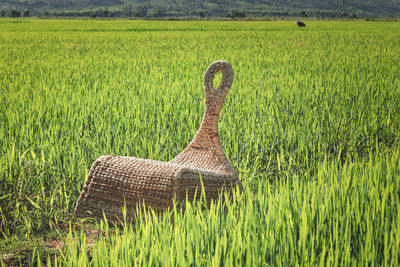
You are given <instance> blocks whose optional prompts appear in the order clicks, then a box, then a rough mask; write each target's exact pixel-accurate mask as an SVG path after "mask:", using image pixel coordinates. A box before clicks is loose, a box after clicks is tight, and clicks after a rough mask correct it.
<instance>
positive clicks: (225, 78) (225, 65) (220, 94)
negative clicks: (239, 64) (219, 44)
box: [204, 60, 233, 121]
mask: <svg viewBox="0 0 400 267" xmlns="http://www.w3.org/2000/svg"><path fill="white" fill-rule="evenodd" d="M219 71H220V72H221V73H222V81H221V84H220V85H219V87H218V88H217V89H215V88H214V83H213V81H214V77H215V74H216V73H217V72H219ZM232 82H233V69H232V66H231V64H229V62H227V61H224V60H217V61H214V62H213V63H211V65H210V66H209V67H208V68H207V70H206V72H205V74H204V98H205V106H206V112H205V118H206V117H209V116H212V117H214V119H216V120H217V121H218V116H219V112H220V111H221V107H222V104H223V103H224V99H225V96H226V94H227V93H228V91H229V89H230V88H231V85H232ZM209 119H210V118H209Z"/></svg>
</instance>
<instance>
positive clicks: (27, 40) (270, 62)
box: [0, 19, 400, 266]
mask: <svg viewBox="0 0 400 267" xmlns="http://www.w3.org/2000/svg"><path fill="white" fill-rule="evenodd" d="M0 24H1V27H0V36H1V38H2V42H0V58H1V59H2V60H1V61H0V81H1V84H2V86H1V87H0V103H1V104H0V121H1V123H0V192H1V194H0V235H1V236H2V238H3V239H4V240H6V242H8V241H9V240H13V239H15V238H16V237H20V238H26V239H28V240H29V239H30V238H32V237H34V236H37V235H43V233H46V232H47V231H49V230H50V229H54V228H56V227H57V226H59V225H61V224H68V223H71V222H72V223H73V215H72V214H73V208H74V205H75V203H76V200H77V197H78V196H79V193H80V191H81V190H82V186H83V183H84V181H85V177H86V175H87V172H88V169H89V168H90V165H91V164H92V163H93V162H94V160H95V159H96V158H98V157H99V156H101V155H106V154H114V155H130V156H135V157H140V158H150V159H155V160H163V161H168V160H170V159H172V158H173V157H174V156H175V155H176V154H177V153H179V152H180V151H182V149H184V148H185V147H186V145H187V144H188V143H189V142H190V140H191V139H192V137H193V136H194V134H195V133H196V131H197V129H198V127H199V125H200V122H201V119H202V114H203V112H204V106H203V101H204V100H203V90H202V77H203V74H204V71H205V70H206V68H207V66H208V65H209V64H210V63H211V62H212V61H214V60H217V59H225V60H227V61H229V62H230V63H231V64H232V66H233V68H234V71H235V78H234V82H233V85H232V89H231V91H230V93H229V94H228V96H227V99H226V102H225V105H224V108H223V110H222V114H221V118H220V122H219V125H220V136H221V139H222V145H223V147H224V149H225V152H226V154H227V156H228V158H229V159H230V161H231V163H232V165H233V166H234V167H235V169H236V170H237V171H238V173H239V176H240V179H241V180H242V181H243V183H244V185H245V188H246V191H245V193H244V194H243V196H240V197H239V196H237V198H235V199H234V200H233V201H236V203H235V204H227V205H226V206H224V205H222V203H218V204H217V205H214V206H213V207H211V208H209V209H206V210H200V209H198V208H197V206H196V205H198V204H193V206H192V208H188V209H187V210H186V211H185V212H186V215H182V216H181V215H176V218H177V219H176V223H175V226H174V227H175V229H177V231H175V230H174V231H172V230H171V226H170V225H169V224H167V223H158V222H156V221H155V220H154V222H153V221H151V222H149V223H146V224H143V225H141V226H139V229H138V230H137V231H136V232H135V231H133V230H132V231H131V230H129V228H127V229H123V230H121V231H123V232H117V231H119V230H113V231H116V233H115V234H113V235H114V237H111V236H110V235H111V234H112V233H113V232H112V231H111V230H108V228H107V229H105V228H104V227H105V226H102V227H103V228H100V229H102V230H103V229H104V230H105V231H106V233H108V236H105V237H100V240H99V242H98V243H97V244H96V245H95V247H93V250H91V251H86V253H82V255H78V253H76V252H77V251H81V247H76V248H73V247H69V248H68V250H67V251H65V252H63V253H64V254H63V255H64V257H62V256H61V258H58V262H59V263H60V261H61V263H68V262H71V264H70V265H71V266H72V265H75V263H76V262H83V263H85V262H86V263H89V262H90V261H91V260H93V259H96V261H97V259H98V260H99V263H98V265H102V264H101V263H100V261H101V262H102V261H103V260H104V261H105V264H106V265H107V264H108V265H111V264H113V263H114V262H117V263H121V262H122V264H123V262H124V261H126V262H128V260H129V259H132V258H134V259H135V260H136V261H137V262H140V263H150V261H153V262H158V261H161V260H165V258H166V257H167V256H168V255H170V256H171V257H170V258H168V261H167V264H171V265H172V264H175V263H178V264H180V263H182V264H184V265H186V264H190V262H194V261H196V264H197V263H199V264H210V263H213V264H218V262H220V261H221V259H224V260H226V261H224V263H226V264H229V263H237V264H245V263H246V264H247V261H249V262H248V264H250V265H252V264H256V265H258V264H262V263H264V262H266V263H267V264H271V265H275V264H279V263H282V264H283V265H287V264H286V263H288V264H294V263H299V264H303V263H304V264H305V265H314V263H316V262H321V263H325V262H326V263H328V262H329V263H330V262H332V261H337V264H339V263H341V264H343V265H350V264H352V263H359V264H360V265H373V264H375V265H378V264H379V265H380V264H389V265H390V264H393V265H396V263H398V262H399V259H398V258H396V257H395V256H393V255H399V253H398V252H399V251H398V249H399V243H398V242H399V236H398V233H399V232H400V231H399V229H398V228H395V227H397V226H396V225H400V223H399V218H400V216H399V211H400V209H399V207H398V203H399V193H398V192H400V190H399V185H398V177H399V173H398V172H399V169H398V166H399V153H400V152H399V141H400V140H399V134H398V133H399V132H400V91H399V90H400V89H399V88H400V79H399V76H398V73H400V65H399V64H397V62H399V61H400V55H399V53H398V51H399V44H400V31H399V27H400V26H399V24H398V23H396V22H379V21H375V22H366V21H354V22H343V21H334V22H322V21H306V24H307V27H306V28H304V29H299V28H297V26H296V25H294V23H293V22H285V21H280V22H277V21H275V22H265V21H259V22H240V21H220V22H215V21H201V22H199V21H193V22H181V21H162V22H160V21H158V22H157V21H139V20H137V21H130V20H112V21H106V20H32V19H1V20H0ZM171 212H172V211H171ZM71 220H72V221H71ZM208 225H209V226H208ZM146 227H147V228H146ZM207 227H209V228H207ZM155 231H159V232H157V233H155ZM71 235H72V236H73V237H74V235H77V236H76V237H75V240H80V241H79V242H81V244H84V243H82V242H83V241H84V239H85V235H82V236H80V235H78V233H76V232H72V231H71ZM135 236H137V238H135ZM101 238H103V239H101ZM7 240H8V241H7ZM132 240H134V241H132ZM250 241H251V242H250ZM79 242H75V243H74V244H75V245H76V246H78V245H79ZM199 242H200V243H199ZM106 244H108V245H106ZM153 244H154V245H153ZM239 244H241V246H239ZM71 245H72V244H71ZM106 248H108V249H109V250H107V251H106ZM182 248H184V249H182ZM74 249H78V250H74ZM85 249H86V248H85ZM0 250H1V249H0ZM74 251H75V252H74ZM141 251H142V252H141ZM96 253H97V254H96ZM85 254H86V256H85ZM225 255H228V256H227V257H226V258H225ZM235 255H237V256H235ZM388 255H389V256H388ZM42 256H43V251H39V250H36V251H35V259H36V260H34V259H32V261H33V262H34V261H37V259H38V258H40V259H42ZM42 260H43V259H42ZM44 260H45V261H44V262H46V258H45V259H44ZM72 263H74V264H72ZM92 263H93V264H96V263H95V262H94V261H93V262H92ZM251 263H252V264H251Z"/></svg>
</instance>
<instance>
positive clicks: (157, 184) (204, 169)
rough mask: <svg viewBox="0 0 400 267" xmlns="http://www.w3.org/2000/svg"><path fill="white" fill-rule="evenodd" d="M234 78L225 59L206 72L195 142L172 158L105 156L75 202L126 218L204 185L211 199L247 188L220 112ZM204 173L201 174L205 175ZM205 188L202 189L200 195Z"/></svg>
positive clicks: (82, 209) (92, 212) (93, 212)
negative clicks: (222, 132) (227, 148)
mask: <svg viewBox="0 0 400 267" xmlns="http://www.w3.org/2000/svg"><path fill="white" fill-rule="evenodd" d="M219 71H220V72H221V73H222V82H221V85H220V86H219V87H218V88H217V89H215V88H214V86H213V80H214V76H215V74H216V73H217V72H219ZM232 81H233V69H232V67H231V65H230V64H229V63H228V62H226V61H223V60H218V61H215V62H213V63H212V64H211V65H210V66H209V67H208V68H207V70H206V72H205V75H204V95H205V112H204V118H203V122H202V124H201V126H200V129H199V131H198V132H197V134H196V136H195V137H194V139H193V140H192V142H191V143H190V144H189V146H188V147H187V148H186V149H185V150H184V151H183V152H182V153H180V154H179V155H177V156H176V157H175V158H174V159H173V160H171V161H169V162H162V161H155V160H148V159H140V158H134V157H122V156H101V157H100V158H98V159H97V160H96V161H95V162H94V164H93V166H92V168H91V169H90V172H89V175H88V177H87V180H86V183H85V185H84V187H83V190H82V193H81V195H80V197H79V198H78V202H77V205H76V207H75V214H76V215H77V216H80V217H88V216H89V217H97V218H103V211H104V213H105V215H106V216H107V218H108V219H109V220H111V221H116V220H117V219H118V218H122V217H123V216H122V207H123V206H124V203H126V206H127V217H128V218H132V217H133V216H134V210H135V207H136V205H138V204H141V203H142V202H144V203H145V206H146V207H151V208H153V209H154V210H155V211H156V212H157V213H162V211H163V210H165V209H167V208H171V207H172V206H173V199H174V197H175V196H176V200H177V201H183V200H185V199H186V194H187V195H188V199H190V200H191V199H193V198H194V196H195V192H196V188H197V191H200V190H199V189H201V188H200V187H201V180H202V181H203V185H204V190H205V194H206V198H207V200H208V201H209V200H211V199H216V198H218V196H219V194H220V192H221V191H222V190H224V189H225V190H231V189H232V188H234V187H236V186H239V188H240V190H242V189H243V186H242V183H241V182H240V180H239V178H238V176H237V174H236V172H235V170H234V168H233V167H232V165H231V164H230V162H229V160H228V159H227V158H226V156H225V153H224V151H223V149H222V147H221V143H220V140H219V135H218V117H219V113H220V110H221V107H222V104H223V102H224V99H225V96H226V94H227V93H228V91H229V89H230V87H231V85H232ZM200 176H201V180H200ZM199 195H200V194H199V193H197V196H199Z"/></svg>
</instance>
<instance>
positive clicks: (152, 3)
mask: <svg viewBox="0 0 400 267" xmlns="http://www.w3.org/2000/svg"><path fill="white" fill-rule="evenodd" d="M0 14H1V16H2V17H29V16H60V17H92V18H96V17H137V18H179V17H200V18H210V17H211V18H212V17H228V18H233V19H235V18H245V17H308V16H309V17H319V18H356V17H399V16H400V0H324V1H321V0H303V1H293V0H269V1H266V0H241V1H240V0H205V1H202V0H0Z"/></svg>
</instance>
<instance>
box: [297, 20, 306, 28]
mask: <svg viewBox="0 0 400 267" xmlns="http://www.w3.org/2000/svg"><path fill="white" fill-rule="evenodd" d="M296 24H297V26H299V27H305V26H306V24H304V22H302V21H300V20H296Z"/></svg>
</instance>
